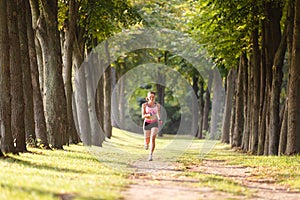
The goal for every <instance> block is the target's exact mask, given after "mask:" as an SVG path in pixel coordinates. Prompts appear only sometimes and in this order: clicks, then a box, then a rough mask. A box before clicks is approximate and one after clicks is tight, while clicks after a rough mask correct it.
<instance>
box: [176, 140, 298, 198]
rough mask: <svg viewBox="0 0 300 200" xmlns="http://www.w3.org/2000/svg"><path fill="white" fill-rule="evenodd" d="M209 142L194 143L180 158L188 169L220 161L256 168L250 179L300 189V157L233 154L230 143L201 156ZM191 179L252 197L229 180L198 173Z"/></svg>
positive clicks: (192, 174)
mask: <svg viewBox="0 0 300 200" xmlns="http://www.w3.org/2000/svg"><path fill="white" fill-rule="evenodd" d="M203 142H206V141H203V140H202V141H199V140H198V141H197V140H195V141H194V142H193V144H192V145H191V147H192V148H189V149H188V150H187V151H186V152H185V154H183V156H182V157H181V158H180V159H179V162H181V163H182V164H183V165H184V166H185V168H190V167H191V166H195V165H196V166H197V165H201V162H202V161H203V158H205V159H211V160H220V161H224V162H226V163H227V164H228V165H238V166H244V167H251V168H254V171H255V174H253V176H251V180H252V181H255V180H258V179H265V180H266V181H270V182H275V183H278V184H280V185H283V186H287V187H289V188H290V189H292V190H296V191H299V190H300V156H255V155H247V154H244V153H240V152H237V151H234V150H233V149H231V148H230V146H229V145H227V144H221V143H219V142H218V143H217V144H216V145H215V146H214V148H213V149H212V151H211V152H209V154H206V155H203V156H201V155H199V148H198V147H201V145H203V144H201V143H203ZM186 174H187V175H188V176H192V177H196V178H198V179H199V180H200V182H201V184H202V185H206V186H209V187H212V188H215V189H216V190H219V191H225V192H229V193H233V194H237V195H241V194H242V195H246V196H251V195H252V192H251V191H249V190H248V189H247V188H245V187H243V186H240V185H238V184H236V183H235V182H233V181H230V180H229V179H226V178H224V177H220V176H216V175H207V174H199V173H194V172H188V170H186Z"/></svg>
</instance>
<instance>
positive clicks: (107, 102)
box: [103, 66, 112, 138]
mask: <svg viewBox="0 0 300 200" xmlns="http://www.w3.org/2000/svg"><path fill="white" fill-rule="evenodd" d="M110 79H111V70H110V66H109V67H108V68H107V69H106V70H105V72H104V76H103V82H104V84H103V85H104V87H103V93H104V115H103V120H104V124H103V125H104V126H103V127H104V132H105V134H106V137H108V138H111V136H112V127H111V112H110V111H111V80H110Z"/></svg>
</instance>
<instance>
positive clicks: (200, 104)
mask: <svg viewBox="0 0 300 200" xmlns="http://www.w3.org/2000/svg"><path fill="white" fill-rule="evenodd" d="M203 87H204V82H203V80H201V81H200V87H199V98H198V107H199V114H198V116H199V120H198V131H197V136H196V137H197V138H198V139H202V138H203V134H202V131H203V108H204V100H203V95H204V88H203Z"/></svg>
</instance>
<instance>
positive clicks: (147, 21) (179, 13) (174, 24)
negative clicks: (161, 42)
mask: <svg viewBox="0 0 300 200" xmlns="http://www.w3.org/2000/svg"><path fill="white" fill-rule="evenodd" d="M192 2H193V1H192V0H187V1H180V0H168V1H167V0H160V1H157V0H150V1H141V0H132V4H133V5H134V6H135V7H136V9H137V10H138V12H139V14H140V15H141V17H142V18H143V24H144V25H145V26H156V27H164V28H169V29H173V30H178V31H186V30H187V26H186V24H187V20H188V18H186V16H187V15H188V13H189V12H190V10H191V9H192V6H191V5H192Z"/></svg>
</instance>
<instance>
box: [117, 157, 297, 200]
mask: <svg viewBox="0 0 300 200" xmlns="http://www.w3.org/2000/svg"><path fill="white" fill-rule="evenodd" d="M132 168H133V169H134V171H135V172H134V173H133V174H132V175H131V177H130V179H131V180H132V184H131V185H130V186H129V188H128V189H127V190H125V191H124V192H123V193H122V195H123V197H124V199H125V200H127V199H128V200H135V199H138V200H140V199H142V200H143V199H144V200H156V199H159V200H165V199H172V200H179V199H184V200H193V199H268V200H269V199H270V200H271V199H272V200H273V199H274V200H277V199H278V200H279V199H280V200H282V199H288V200H298V199H300V192H298V191H290V190H289V188H287V187H284V186H280V185H278V184H276V183H275V181H274V180H273V179H272V177H267V178H264V179H260V178H258V177H256V174H257V169H255V168H249V167H241V166H232V165H226V162H225V161H217V160H203V163H202V165H201V166H189V167H188V168H189V169H188V170H190V171H193V172H198V173H202V174H215V175H219V176H223V177H226V178H228V179H232V180H234V182H236V183H237V184H240V185H242V186H244V187H246V188H248V189H249V190H252V191H253V192H254V195H252V196H251V197H246V196H237V195H234V194H231V193H226V192H220V191H216V190H214V189H212V188H209V187H204V186H203V187H202V186H199V187H197V188H195V187H190V186H189V183H198V182H199V180H196V179H194V178H191V177H186V176H183V175H182V174H183V173H182V172H183V171H182V168H181V167H180V166H179V164H178V163H165V162H159V161H152V162H148V161H143V160H140V161H137V162H135V163H133V165H132ZM199 185H201V184H199Z"/></svg>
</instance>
